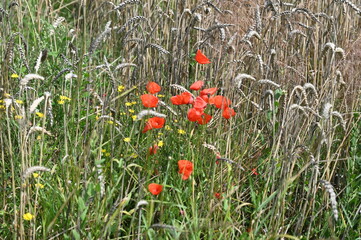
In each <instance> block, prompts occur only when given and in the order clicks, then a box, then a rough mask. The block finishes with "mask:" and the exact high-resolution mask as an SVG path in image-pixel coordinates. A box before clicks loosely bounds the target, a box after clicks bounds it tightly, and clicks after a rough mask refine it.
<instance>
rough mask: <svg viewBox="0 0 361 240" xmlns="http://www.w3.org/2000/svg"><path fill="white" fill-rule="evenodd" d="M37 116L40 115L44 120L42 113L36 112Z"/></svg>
mask: <svg viewBox="0 0 361 240" xmlns="http://www.w3.org/2000/svg"><path fill="white" fill-rule="evenodd" d="M36 115H38V117H39V118H43V117H44V113H41V112H36Z"/></svg>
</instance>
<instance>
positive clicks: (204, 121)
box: [197, 113, 212, 125]
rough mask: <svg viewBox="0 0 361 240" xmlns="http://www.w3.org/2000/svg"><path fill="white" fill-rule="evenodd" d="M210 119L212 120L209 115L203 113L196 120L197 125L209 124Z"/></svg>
mask: <svg viewBox="0 0 361 240" xmlns="http://www.w3.org/2000/svg"><path fill="white" fill-rule="evenodd" d="M211 119H212V116H211V115H208V114H207V113H203V114H202V116H201V117H200V118H199V119H198V120H197V123H199V124H200V125H204V124H207V123H209V121H211Z"/></svg>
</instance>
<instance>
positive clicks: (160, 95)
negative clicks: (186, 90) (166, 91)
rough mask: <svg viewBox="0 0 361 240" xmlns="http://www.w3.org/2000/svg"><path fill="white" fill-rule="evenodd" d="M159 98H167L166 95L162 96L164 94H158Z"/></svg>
mask: <svg viewBox="0 0 361 240" xmlns="http://www.w3.org/2000/svg"><path fill="white" fill-rule="evenodd" d="M157 97H160V98H162V97H165V95H162V94H158V95H157Z"/></svg>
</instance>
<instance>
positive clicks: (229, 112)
mask: <svg viewBox="0 0 361 240" xmlns="http://www.w3.org/2000/svg"><path fill="white" fill-rule="evenodd" d="M234 115H236V112H235V111H234V110H233V108H230V107H226V108H224V109H223V113H222V116H223V117H224V118H225V119H230V118H231V117H233V116H234Z"/></svg>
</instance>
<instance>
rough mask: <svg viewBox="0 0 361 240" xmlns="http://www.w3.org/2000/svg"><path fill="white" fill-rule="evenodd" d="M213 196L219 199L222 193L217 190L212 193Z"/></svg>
mask: <svg viewBox="0 0 361 240" xmlns="http://www.w3.org/2000/svg"><path fill="white" fill-rule="evenodd" d="M214 196H215V197H216V198H217V199H221V198H222V195H221V194H220V193H218V192H216V193H214Z"/></svg>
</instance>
